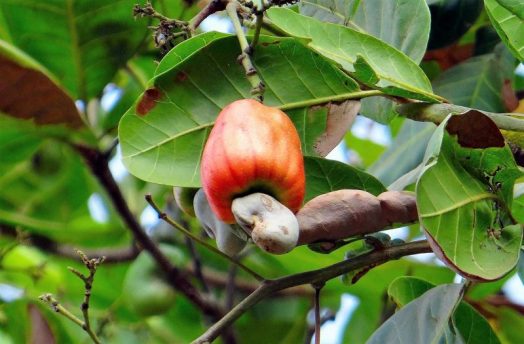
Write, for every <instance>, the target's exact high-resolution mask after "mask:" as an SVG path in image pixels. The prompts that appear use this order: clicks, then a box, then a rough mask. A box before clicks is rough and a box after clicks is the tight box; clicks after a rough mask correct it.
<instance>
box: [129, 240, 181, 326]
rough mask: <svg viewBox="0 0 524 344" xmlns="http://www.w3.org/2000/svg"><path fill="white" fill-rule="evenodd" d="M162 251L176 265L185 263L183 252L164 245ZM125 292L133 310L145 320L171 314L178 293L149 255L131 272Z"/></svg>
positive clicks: (144, 255)
mask: <svg viewBox="0 0 524 344" xmlns="http://www.w3.org/2000/svg"><path fill="white" fill-rule="evenodd" d="M160 249H161V251H162V252H163V253H164V254H165V255H166V256H167V257H168V258H169V260H171V262H173V263H174V264H175V265H178V266H180V265H182V264H184V263H185V259H184V254H183V253H182V251H180V250H179V249H177V248H175V247H173V246H171V245H166V244H161V245H160ZM122 290H123V295H122V297H123V299H124V302H125V303H126V304H127V306H128V307H129V309H130V310H131V311H132V312H134V313H135V314H137V315H139V316H143V317H145V316H151V315H157V314H162V313H165V312H167V311H168V310H169V309H170V308H171V307H172V306H173V304H174V302H175V298H176V293H175V291H174V290H173V288H172V287H171V286H170V285H169V284H168V282H167V281H166V280H165V278H164V276H163V275H162V272H161V270H160V269H159V268H158V267H157V265H156V263H155V261H154V260H153V258H151V256H150V255H149V253H147V252H142V253H140V254H139V255H138V257H137V258H136V259H135V261H134V262H133V263H132V264H131V266H130V267H129V269H128V270H127V272H126V276H125V279H124V284H123V288H122Z"/></svg>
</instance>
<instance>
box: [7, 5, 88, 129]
mask: <svg viewBox="0 0 524 344" xmlns="http://www.w3.org/2000/svg"><path fill="white" fill-rule="evenodd" d="M0 6H1V5H0ZM0 8H1V7H0ZM0 13H1V11H0ZM0 75H2V78H1V79H0V89H1V90H2V97H0V113H4V114H6V115H9V116H11V117H16V118H21V119H32V120H33V121H34V122H35V123H36V124H39V125H43V124H58V123H65V124H67V125H68V126H69V127H71V128H79V127H81V126H82V125H83V122H82V119H81V118H80V115H79V113H78V110H77V109H76V106H75V103H74V101H73V99H71V97H69V95H68V94H67V93H66V92H64V90H62V89H61V88H60V86H59V85H58V84H57V82H56V80H55V78H54V76H52V75H51V74H50V73H49V72H48V71H47V70H46V69H45V68H44V67H42V66H41V65H39V64H38V62H36V61H35V60H33V59H32V58H31V57H29V56H28V55H26V54H25V53H23V52H22V51H20V50H18V49H17V48H15V47H14V46H12V45H10V44H8V43H6V42H4V41H2V40H0Z"/></svg>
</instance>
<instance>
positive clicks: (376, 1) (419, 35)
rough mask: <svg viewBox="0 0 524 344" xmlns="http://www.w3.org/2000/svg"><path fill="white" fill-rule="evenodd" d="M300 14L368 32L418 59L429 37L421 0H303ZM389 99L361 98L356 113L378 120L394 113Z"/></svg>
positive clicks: (386, 119) (426, 13)
mask: <svg viewBox="0 0 524 344" xmlns="http://www.w3.org/2000/svg"><path fill="white" fill-rule="evenodd" d="M299 9H300V13H301V14H304V15H307V16H310V17H314V18H317V19H319V20H322V21H326V22H330V23H336V24H341V25H345V26H349V27H351V28H355V29H358V30H360V31H362V32H365V33H367V34H370V35H372V36H374V37H376V38H378V39H380V40H382V41H384V42H386V43H388V44H390V45H391V46H393V47H395V48H397V49H398V50H400V51H402V52H403V53H404V54H406V55H407V56H409V57H410V58H411V59H412V60H413V61H415V62H417V63H418V62H420V61H421V60H422V57H423V56H424V53H425V52H426V45H427V43H428V38H429V28H430V19H431V18H430V14H429V10H428V6H427V4H426V1H425V0H415V1H413V0H395V1H383V0H366V1H358V0H306V1H301V2H300V5H299ZM393 106H394V104H393V102H392V101H391V100H388V99H385V98H382V97H370V98H366V99H363V100H362V108H361V109H360V113H361V114H362V115H364V116H366V117H369V118H371V119H374V120H376V121H378V122H381V123H387V122H389V121H390V120H391V119H392V118H393V117H394V116H395V113H394V112H393Z"/></svg>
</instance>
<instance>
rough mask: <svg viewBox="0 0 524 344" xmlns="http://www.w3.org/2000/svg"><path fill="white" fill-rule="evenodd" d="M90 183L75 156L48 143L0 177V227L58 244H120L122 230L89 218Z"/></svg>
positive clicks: (114, 224)
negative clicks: (1, 224) (39, 235)
mask: <svg viewBox="0 0 524 344" xmlns="http://www.w3.org/2000/svg"><path fill="white" fill-rule="evenodd" d="M91 178H92V177H91V176H90V175H89V174H88V171H87V170H86V166H85V165H84V163H83V162H82V160H81V158H80V157H79V156H77V155H75V154H74V153H73V152H71V151H69V148H68V147H64V146H61V145H57V144H56V142H48V143H46V144H44V145H42V147H41V149H40V150H39V151H38V152H37V154H36V155H34V156H33V158H32V159H31V160H28V161H24V162H22V163H19V164H17V165H16V166H15V167H14V168H12V169H11V170H9V171H8V172H7V173H3V174H2V175H0V222H1V223H7V224H10V225H14V226H21V227H22V228H23V229H24V230H27V231H29V232H31V233H38V234H41V235H44V236H46V237H48V238H50V239H54V240H57V241H60V242H64V241H68V242H70V243H80V244H82V246H89V245H93V244H109V243H111V244H115V243H116V242H118V240H122V239H125V235H124V233H125V230H124V228H122V227H121V225H120V224H119V223H116V221H115V222H111V221H110V222H107V223H98V222H95V221H94V220H93V219H92V218H91V216H90V213H89V209H88V207H87V201H88V199H89V197H90V196H91V194H92V193H93V192H97V191H99V190H98V189H96V188H95V187H94V186H96V185H97V184H96V182H95V180H94V179H91ZM73 191H74V192H73ZM50 200H52V201H50ZM112 220H114V219H112Z"/></svg>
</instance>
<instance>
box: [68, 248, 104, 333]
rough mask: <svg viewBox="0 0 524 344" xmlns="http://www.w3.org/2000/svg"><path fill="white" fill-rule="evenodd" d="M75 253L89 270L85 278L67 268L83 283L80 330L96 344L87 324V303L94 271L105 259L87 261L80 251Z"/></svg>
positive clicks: (78, 272) (89, 297)
mask: <svg viewBox="0 0 524 344" xmlns="http://www.w3.org/2000/svg"><path fill="white" fill-rule="evenodd" d="M77 253H78V255H79V256H80V258H81V259H82V263H84V265H85V267H86V268H87V269H88V270H89V275H87V276H86V275H84V274H82V273H81V272H80V271H78V270H76V269H74V268H71V267H69V270H70V271H71V272H73V273H74V274H75V275H77V276H78V277H79V278H80V279H81V280H82V281H83V282H84V288H85V292H84V301H83V302H82V305H81V306H80V309H81V310H82V315H83V317H84V326H82V328H83V329H84V330H85V331H86V332H87V333H88V334H89V336H90V337H91V339H93V342H95V343H98V342H99V341H98V338H97V336H96V334H95V333H94V332H93V330H92V329H91V324H90V322H89V301H90V300H91V289H92V288H93V282H94V279H95V274H96V269H97V268H98V266H99V265H100V264H102V262H103V261H104V259H105V257H98V258H92V259H89V258H88V257H87V256H86V255H85V254H84V253H83V252H82V251H77Z"/></svg>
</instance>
